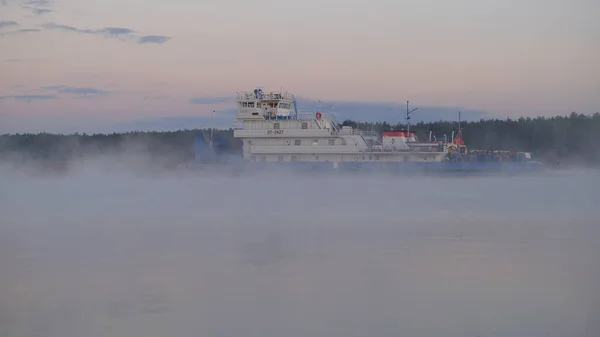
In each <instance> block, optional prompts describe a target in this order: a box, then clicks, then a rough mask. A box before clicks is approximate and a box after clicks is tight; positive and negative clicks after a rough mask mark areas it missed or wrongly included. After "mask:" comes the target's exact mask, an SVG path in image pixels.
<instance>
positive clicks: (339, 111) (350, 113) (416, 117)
mask: <svg viewBox="0 0 600 337" xmlns="http://www.w3.org/2000/svg"><path fill="white" fill-rule="evenodd" d="M296 101H297V109H298V112H299V113H300V114H307V113H310V114H314V113H315V112H317V111H322V112H323V113H326V114H329V115H330V117H334V118H335V119H337V121H338V122H343V121H344V120H346V119H351V120H355V121H360V120H365V121H366V120H368V121H372V122H384V121H387V122H390V123H398V122H400V123H404V122H405V119H404V117H405V109H406V106H405V105H403V104H400V103H394V102H348V101H323V102H322V103H320V102H319V101H317V100H312V99H308V98H303V97H296ZM190 102H191V103H193V104H220V103H231V104H232V105H235V97H233V96H212V97H211V96H208V97H206V96H197V97H193V98H191V99H190ZM458 110H459V109H458V108H453V107H435V106H434V107H427V106H419V107H418V110H417V111H415V112H414V113H413V114H411V116H410V117H411V122H412V123H418V122H435V121H439V120H451V121H453V120H457V119H458ZM460 110H461V112H462V114H461V118H462V120H463V121H476V120H479V119H481V118H487V117H489V116H490V115H489V114H488V112H486V111H481V110H472V109H464V108H460Z"/></svg>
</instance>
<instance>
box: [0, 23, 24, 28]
mask: <svg viewBox="0 0 600 337" xmlns="http://www.w3.org/2000/svg"><path fill="white" fill-rule="evenodd" d="M18 25H19V23H18V22H16V21H0V28H6V27H13V26H18Z"/></svg>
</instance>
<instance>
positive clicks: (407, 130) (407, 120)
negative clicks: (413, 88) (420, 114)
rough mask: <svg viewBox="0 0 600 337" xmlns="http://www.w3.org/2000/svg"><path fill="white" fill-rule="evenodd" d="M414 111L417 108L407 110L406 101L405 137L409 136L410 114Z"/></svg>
mask: <svg viewBox="0 0 600 337" xmlns="http://www.w3.org/2000/svg"><path fill="white" fill-rule="evenodd" d="M415 110H417V108H414V109H412V110H408V101H406V133H407V134H408V135H407V137H408V136H409V135H410V122H409V120H410V114H411V113H412V112H413V111H415Z"/></svg>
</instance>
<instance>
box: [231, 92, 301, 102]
mask: <svg viewBox="0 0 600 337" xmlns="http://www.w3.org/2000/svg"><path fill="white" fill-rule="evenodd" d="M237 99H238V100H256V99H263V100H281V99H285V100H289V101H293V100H294V95H292V94H290V93H287V92H286V93H283V94H282V93H278V92H259V93H257V94H255V93H254V92H238V93H237Z"/></svg>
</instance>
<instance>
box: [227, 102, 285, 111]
mask: <svg viewBox="0 0 600 337" xmlns="http://www.w3.org/2000/svg"><path fill="white" fill-rule="evenodd" d="M238 106H239V107H240V108H255V107H256V108H262V107H263V106H264V107H265V108H280V109H289V108H290V107H291V106H292V105H291V104H290V103H285V102H280V103H279V104H278V103H264V104H263V103H261V102H238Z"/></svg>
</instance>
